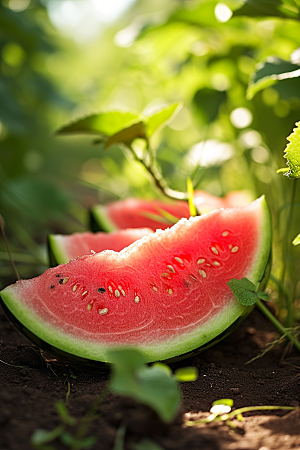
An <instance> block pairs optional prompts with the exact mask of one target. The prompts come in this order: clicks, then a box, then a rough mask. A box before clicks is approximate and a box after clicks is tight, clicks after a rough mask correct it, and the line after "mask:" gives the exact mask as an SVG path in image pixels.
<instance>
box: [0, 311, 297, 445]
mask: <svg viewBox="0 0 300 450" xmlns="http://www.w3.org/2000/svg"><path fill="white" fill-rule="evenodd" d="M276 336H277V334H276V332H275V331H274V330H273V328H272V326H271V325H270V324H269V323H268V322H267V321H266V319H265V318H264V317H263V316H262V315H261V314H260V313H259V312H258V311H253V312H252V313H251V315H250V316H249V317H248V318H247V319H246V320H245V321H244V322H243V323H242V324H241V325H240V327H239V328H238V329H237V330H236V331H234V332H233V333H232V334H231V335H230V336H229V337H227V338H226V339H225V340H224V341H222V342H221V343H219V344H217V345H216V346H214V347H212V348H211V349H209V350H206V351H205V352H204V353H202V354H199V355H198V356H196V357H193V358H190V359H187V360H185V361H182V362H180V363H178V364H176V365H175V364H173V365H172V368H177V367H179V366H180V367H185V366H190V365H193V366H196V367H197V368H198V370H199V377H198V379H197V381H194V382H187V383H183V384H182V385H181V389H182V394H183V404H182V410H181V412H180V414H179V415H178V417H177V419H176V420H175V421H174V422H173V423H172V424H171V425H168V426H166V425H164V424H162V423H160V422H159V420H158V419H157V417H156V416H155V415H154V414H153V413H152V412H151V411H150V410H148V408H147V407H144V406H142V405H137V404H136V403H135V402H134V401H132V400H131V399H126V398H121V397H117V396H115V395H113V394H111V393H109V394H108V395H107V396H106V397H105V399H104V400H103V401H102V403H101V404H100V406H99V407H98V409H97V416H96V418H94V420H92V421H90V422H89V427H88V429H87V431H86V434H85V436H87V437H89V436H94V437H95V439H96V442H95V443H94V444H93V445H92V446H91V447H89V448H91V449H97V450H121V449H125V450H127V449H128V450H158V449H159V448H160V449H166V450H198V449H199V450H200V449H201V450H225V449H226V450H242V449H245V450H275V449H278V450H279V449H280V450H287V449H300V414H299V411H300V410H299V408H298V409H296V410H294V411H292V412H286V411H277V412H267V413H265V414H264V413H263V412H254V413H248V414H245V420H244V421H243V422H238V421H236V422H235V424H236V425H237V429H236V431H233V430H232V429H230V428H229V427H228V426H226V425H219V424H210V425H200V426H194V427H187V426H186V425H185V421H187V420H189V419H195V418H199V417H205V416H206V415H207V414H208V411H209V409H210V407H211V404H212V402H213V401H215V400H217V399H221V398H232V399H233V400H234V406H235V407H244V406H254V405H281V406H299V402H300V355H299V353H298V354H297V353H296V352H292V353H290V354H287V355H285V357H284V359H283V361H281V358H282V355H283V350H284V349H283V348H279V349H276V350H274V351H271V352H269V353H268V354H267V355H265V356H264V357H263V358H260V359H258V360H256V361H254V362H253V363H251V364H246V365H245V363H246V362H247V361H248V360H250V359H251V358H253V357H254V356H256V355H257V354H258V353H260V351H261V349H262V348H264V346H265V344H266V343H267V342H270V341H272V340H273V339H274V338H275V337H276ZM44 356H46V361H47V362H45V359H43V358H42V357H41V354H40V352H39V350H38V348H37V347H35V346H34V345H33V344H31V343H30V342H29V341H28V340H27V339H26V338H25V337H23V336H22V335H21V334H20V333H19V332H18V331H17V329H16V328H15V327H14V326H13V325H12V324H11V323H10V322H9V320H8V319H7V318H6V317H5V315H4V313H3V311H2V310H1V311H0V359H1V362H0V405H1V407H0V450H27V449H31V448H32V446H31V443H30V441H31V436H32V434H33V432H34V431H35V430H36V429H38V428H42V429H46V430H49V431H50V430H53V429H54V428H55V427H57V426H58V425H59V423H60V421H59V416H58V414H57V412H56V409H55V403H56V402H57V401H58V400H64V401H67V407H68V410H69V412H70V415H71V416H72V417H74V418H76V419H77V425H75V426H74V425H73V426H68V431H69V432H70V433H71V434H73V435H74V434H75V433H76V430H77V432H78V429H79V427H80V424H82V423H83V422H82V418H83V417H84V416H85V415H86V414H87V413H88V412H89V411H90V409H91V406H92V405H93V403H94V401H95V400H96V398H97V397H98V396H99V394H100V393H101V392H103V390H104V389H105V386H106V384H107V380H108V378H109V374H108V373H106V372H103V371H100V370H92V369H83V368H81V367H79V366H69V365H66V364H64V363H62V362H58V361H56V360H50V359H51V358H49V357H47V355H44ZM5 363H6V364H5ZM8 364H13V365H15V366H20V367H15V366H11V365H8ZM149 439H150V440H149ZM123 442H124V444H123ZM158 446H159V447H158ZM41 448H42V447H41ZM44 448H45V449H46V448H48V449H57V450H60V449H67V448H69V449H70V448H72V447H70V446H68V442H65V444H63V443H62V442H61V441H60V440H59V439H56V440H54V441H52V442H51V443H50V444H47V446H45V447H44ZM73 448H76V447H73ZM77 448H79V447H77ZM80 448H83V447H80Z"/></svg>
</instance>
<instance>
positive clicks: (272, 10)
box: [233, 0, 300, 20]
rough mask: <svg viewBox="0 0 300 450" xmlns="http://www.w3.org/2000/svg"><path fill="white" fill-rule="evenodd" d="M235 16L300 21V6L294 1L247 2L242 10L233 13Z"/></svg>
mask: <svg viewBox="0 0 300 450" xmlns="http://www.w3.org/2000/svg"><path fill="white" fill-rule="evenodd" d="M233 15H234V16H250V17H268V16H274V17H282V18H285V19H298V20H299V19H300V8H299V4H298V3H297V2H296V1H293V0H245V3H244V4H243V5H242V7H241V8H239V9H236V10H235V11H234V12H233Z"/></svg>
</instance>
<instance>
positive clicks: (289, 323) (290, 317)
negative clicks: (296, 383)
mask: <svg viewBox="0 0 300 450" xmlns="http://www.w3.org/2000/svg"><path fill="white" fill-rule="evenodd" d="M296 190H297V178H296V179H294V180H293V189H292V198H291V206H290V210H289V215H288V219H287V224H286V229H285V234H284V240H283V255H282V259H283V267H282V274H281V278H280V281H281V284H282V285H284V279H285V273H286V268H287V253H288V246H289V240H290V228H291V223H292V222H293V216H294V209H295V208H294V207H295V199H296ZM282 294H283V291H282V289H281V288H279V295H282ZM285 303H286V309H287V319H286V324H287V327H292V326H293V311H292V305H291V301H290V299H289V298H288V297H285Z"/></svg>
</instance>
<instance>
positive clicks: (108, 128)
mask: <svg viewBox="0 0 300 450" xmlns="http://www.w3.org/2000/svg"><path fill="white" fill-rule="evenodd" d="M138 120H139V116H138V115H137V114H134V113H131V112H122V111H108V112H102V113H99V114H93V115H90V116H86V117H83V118H82V119H78V120H75V121H74V122H72V123H70V124H69V125H65V126H63V127H62V128H60V129H59V130H58V131H57V132H56V133H57V134H74V133H76V134H99V135H102V136H113V135H114V134H116V133H118V132H119V131H121V130H123V128H128V127H129V126H130V125H133V124H134V123H135V122H137V121H138Z"/></svg>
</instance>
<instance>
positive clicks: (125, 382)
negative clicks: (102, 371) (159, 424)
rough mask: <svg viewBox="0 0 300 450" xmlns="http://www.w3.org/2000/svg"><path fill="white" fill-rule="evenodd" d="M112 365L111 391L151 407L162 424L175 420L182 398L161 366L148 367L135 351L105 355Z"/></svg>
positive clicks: (120, 351) (110, 352)
mask: <svg viewBox="0 0 300 450" xmlns="http://www.w3.org/2000/svg"><path fill="white" fill-rule="evenodd" d="M108 355H109V358H110V360H111V361H112V362H113V374H112V379H111V388H112V390H113V391H114V392H116V393H118V394H121V395H127V396H130V397H132V398H134V399H135V400H137V401H139V402H141V403H144V404H145V405H148V406H150V407H151V408H152V409H154V411H156V413H157V414H158V415H159V417H160V418H161V419H162V420H163V421H164V422H167V423H168V422H171V421H172V420H173V419H174V417H175V416H176V414H177V412H178V409H179V406H180V402H181V395H180V391H179V389H178V386H177V381H176V379H175V377H174V376H173V375H172V374H171V373H170V371H169V370H166V368H165V367H162V366H163V365H162V363H159V364H153V365H152V366H150V367H148V366H146V365H145V364H144V363H145V358H144V355H143V354H142V353H141V352H140V351H138V350H135V349H122V350H120V349H116V350H110V351H109V352H108Z"/></svg>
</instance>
